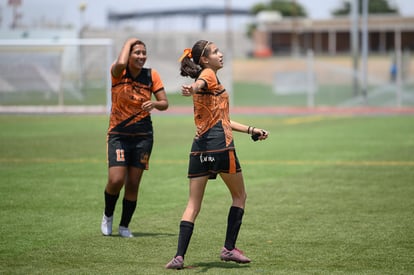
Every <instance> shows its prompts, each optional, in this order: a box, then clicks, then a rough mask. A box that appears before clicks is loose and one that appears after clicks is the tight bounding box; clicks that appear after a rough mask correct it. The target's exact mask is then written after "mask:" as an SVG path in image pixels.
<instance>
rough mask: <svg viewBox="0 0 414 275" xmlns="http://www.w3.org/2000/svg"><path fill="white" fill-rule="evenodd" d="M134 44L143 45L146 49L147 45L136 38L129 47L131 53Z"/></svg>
mask: <svg viewBox="0 0 414 275" xmlns="http://www.w3.org/2000/svg"><path fill="white" fill-rule="evenodd" d="M136 45H142V46H144V48H145V49H147V46H146V45H145V43H144V42H142V41H141V40H137V41H135V42H134V43H132V45H131V48H130V49H129V52H130V53H131V51H132V49H133V48H134V47H135V46H136Z"/></svg>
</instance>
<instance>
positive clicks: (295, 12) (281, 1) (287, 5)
mask: <svg viewBox="0 0 414 275" xmlns="http://www.w3.org/2000/svg"><path fill="white" fill-rule="evenodd" d="M251 11H252V13H253V14H258V13H259V12H261V11H278V12H280V14H281V15H282V16H284V17H291V16H301V17H307V12H306V9H305V8H304V7H303V6H302V5H300V4H298V3H297V2H296V1H294V0H293V1H292V0H272V1H270V3H267V4H264V3H258V4H256V5H254V6H253V7H252V9H251Z"/></svg>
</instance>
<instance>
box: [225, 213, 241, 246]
mask: <svg viewBox="0 0 414 275" xmlns="http://www.w3.org/2000/svg"><path fill="white" fill-rule="evenodd" d="M243 214H244V210H243V208H240V207H235V206H232V207H230V211H229V216H228V218H227V232H226V241H225V242H224V247H225V248H227V249H228V250H233V249H234V248H235V247H236V241H237V236H238V235H239V231H240V226H241V224H242V219H243Z"/></svg>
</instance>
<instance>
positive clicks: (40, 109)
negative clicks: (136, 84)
mask: <svg viewBox="0 0 414 275" xmlns="http://www.w3.org/2000/svg"><path fill="white" fill-rule="evenodd" d="M66 46H103V47H105V48H106V57H105V66H106V68H107V71H108V73H107V74H106V75H105V82H106V84H105V86H106V91H105V92H106V105H105V106H99V105H87V106H68V105H64V104H63V92H59V93H60V94H59V95H58V96H59V103H58V104H57V105H42V106H28V105H24V106H2V105H1V103H0V113H109V111H110V107H111V76H110V73H109V68H110V66H111V64H112V62H113V47H114V43H113V40H112V39H100V38H97V39H81V38H79V39H76V38H75V39H0V47H66ZM60 98H62V100H61V99H60Z"/></svg>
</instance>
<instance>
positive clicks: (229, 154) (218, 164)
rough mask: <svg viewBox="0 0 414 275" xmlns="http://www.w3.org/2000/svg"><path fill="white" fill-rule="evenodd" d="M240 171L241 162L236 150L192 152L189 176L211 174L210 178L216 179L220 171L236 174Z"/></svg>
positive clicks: (195, 176)
mask: <svg viewBox="0 0 414 275" xmlns="http://www.w3.org/2000/svg"><path fill="white" fill-rule="evenodd" d="M240 171H241V167H240V163H239V160H238V158H237V155H236V151H234V150H228V151H222V152H217V153H190V163H189V165H188V178H197V177H204V176H209V179H215V178H217V174H219V173H229V174H235V173H237V172H240Z"/></svg>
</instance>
